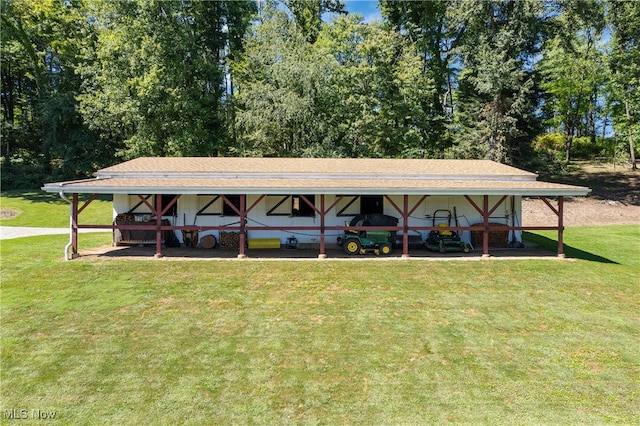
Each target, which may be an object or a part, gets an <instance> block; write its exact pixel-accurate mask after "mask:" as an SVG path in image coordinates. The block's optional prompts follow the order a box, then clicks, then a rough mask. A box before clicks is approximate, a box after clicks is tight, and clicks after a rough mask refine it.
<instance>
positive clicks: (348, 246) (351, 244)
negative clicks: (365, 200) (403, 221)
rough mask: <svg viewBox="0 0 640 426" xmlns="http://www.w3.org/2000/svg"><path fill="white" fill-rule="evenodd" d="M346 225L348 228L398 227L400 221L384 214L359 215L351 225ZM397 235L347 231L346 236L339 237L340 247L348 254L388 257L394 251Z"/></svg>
mask: <svg viewBox="0 0 640 426" xmlns="http://www.w3.org/2000/svg"><path fill="white" fill-rule="evenodd" d="M345 225H346V226H347V228H349V227H352V226H376V227H377V226H398V219H397V218H395V217H393V216H387V215H383V214H374V215H370V216H362V215H358V216H355V217H354V218H353V219H352V220H351V222H350V223H345ZM395 235H396V232H395V231H384V230H380V231H378V230H373V231H358V230H354V229H346V230H345V232H344V235H342V236H341V237H338V245H340V246H342V248H343V249H344V252H345V253H347V254H365V253H375V254H382V255H388V254H391V251H392V250H393V241H394V240H395Z"/></svg>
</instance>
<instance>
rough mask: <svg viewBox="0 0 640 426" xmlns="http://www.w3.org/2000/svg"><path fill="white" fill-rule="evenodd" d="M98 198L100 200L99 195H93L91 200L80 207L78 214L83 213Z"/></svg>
mask: <svg viewBox="0 0 640 426" xmlns="http://www.w3.org/2000/svg"><path fill="white" fill-rule="evenodd" d="M96 198H98V194H93V195H92V196H91V197H89V199H88V200H87V201H85V202H84V204H83V205H82V207H80V208H79V209H78V214H80V213H82V210H84V209H85V208H86V207H87V206H88V205H89V204H91V202H92V201H93V200H95V199H96Z"/></svg>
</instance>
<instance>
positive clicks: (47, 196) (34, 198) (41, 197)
mask: <svg viewBox="0 0 640 426" xmlns="http://www.w3.org/2000/svg"><path fill="white" fill-rule="evenodd" d="M2 196H3V197H6V198H21V199H23V200H27V201H30V202H32V203H47V204H68V203H67V202H66V201H65V200H63V199H62V198H60V196H59V195H58V194H57V193H53V192H45V191H41V190H27V191H25V190H9V191H2ZM89 197H91V194H78V199H79V200H80V201H81V202H82V201H86V200H88V199H89ZM97 199H98V200H104V201H112V200H113V196H112V195H111V194H100V195H99V196H98V198H97Z"/></svg>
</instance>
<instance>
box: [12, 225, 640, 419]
mask: <svg viewBox="0 0 640 426" xmlns="http://www.w3.org/2000/svg"><path fill="white" fill-rule="evenodd" d="M547 237H551V238H553V237H554V234H553V233H550V234H544V233H541V234H535V235H529V238H530V239H536V240H537V241H538V242H539V243H542V244H546V243H549V241H548V240H547ZM67 238H68V237H67V236H64V235H59V236H47V237H32V238H28V239H17V240H6V241H2V247H1V250H2V251H1V255H2V294H1V296H2V298H1V308H2V311H1V314H2V317H1V318H2V353H1V365H0V371H1V374H2V395H1V401H2V403H1V404H2V406H1V407H0V409H2V413H3V414H2V415H3V416H5V415H6V410H11V409H26V410H29V411H28V413H29V415H31V413H32V412H31V410H32V409H39V410H44V411H55V413H56V419H57V421H58V423H59V424H131V425H138V424H167V425H169V424H171V425H173V424H194V425H200V424H230V423H243V424H244V423H253V424H277V425H280V424H301V423H302V424H317V423H322V424H366V425H369V424H424V423H439V422H443V423H446V422H450V423H456V424H457V423H474V424H475V423H480V424H491V425H494V424H506V425H512V424H532V425H539V424H602V423H614V424H639V420H638V406H640V351H639V350H638V347H639V344H640V316H639V314H638V312H639V311H638V306H640V295H639V291H638V283H639V282H640V256H639V255H638V254H639V253H640V246H639V244H640V227H639V226H634V227H629V226H624V227H622V226H620V227H587V228H570V229H568V230H567V232H566V235H565V241H566V244H567V245H568V247H567V253H568V255H569V256H576V257H579V258H578V259H577V260H567V261H560V260H555V259H546V260H488V261H472V262H469V261H455V262H429V261H418V260H413V261H402V260H387V261H384V262H382V261H376V260H375V259H372V260H371V261H370V262H369V261H357V262H349V261H330V260H329V261H318V260H313V261H239V260H231V261H229V260H220V261H211V260H208V261H207V260H204V261H170V260H166V259H164V260H153V259H147V260H124V259H120V260H96V261H87V260H75V261H71V262H64V261H62V260H61V257H62V256H61V250H62V247H64V245H65V244H66V240H67ZM109 240H110V236H109V235H104V234H82V235H81V236H80V246H81V247H90V246H95V245H101V244H106V243H108V242H109ZM551 244H554V243H553V242H551ZM552 247H553V245H552ZM5 421H6V419H5ZM3 423H4V422H3Z"/></svg>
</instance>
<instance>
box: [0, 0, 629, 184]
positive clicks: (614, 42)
mask: <svg viewBox="0 0 640 426" xmlns="http://www.w3.org/2000/svg"><path fill="white" fill-rule="evenodd" d="M1 7H2V10H1V11H2V21H1V24H2V40H1V43H2V45H1V48H2V51H1V55H2V56H1V60H2V68H1V73H2V75H1V77H2V89H1V90H2V91H1V96H2V129H1V130H2V141H1V143H0V149H1V156H2V183H3V186H4V187H5V188H6V187H16V186H33V185H39V184H41V183H42V182H43V181H44V180H50V179H73V178H80V177H86V176H90V175H91V174H92V173H93V172H94V171H95V170H96V169H98V168H101V167H105V166H108V165H111V164H114V163H117V162H120V161H123V160H126V159H130V158H135V157H138V156H223V155H225V156H294V157H295V156H307V157H311V156H313V157H391V158H394V157H402V158H489V159H493V160H496V161H500V162H504V163H508V164H514V165H517V166H520V167H524V168H527V169H530V170H542V169H544V168H548V167H549V166H550V165H553V164H562V162H566V161H569V160H570V159H571V158H572V157H573V156H574V155H580V154H583V153H587V154H591V155H605V154H606V155H613V153H618V156H620V157H622V158H623V159H624V160H626V161H629V160H631V164H632V165H633V166H634V167H635V141H636V140H637V138H638V136H639V135H640V116H639V111H640V91H639V90H638V84H639V81H640V66H639V65H640V2H634V1H622V0H548V1H541V0H485V1H476V0H446V1H397V0H380V1H379V7H380V10H381V14H382V19H381V20H380V21H377V22H364V21H363V18H362V16H359V15H353V14H348V13H346V10H345V6H344V4H343V3H342V2H341V1H340V0H281V1H274V0H258V1H254V0H248V1H244V0H229V1H189V0H162V1H160V0H132V1H127V2H121V1H110V0H84V1H82V0H2V2H1Z"/></svg>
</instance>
